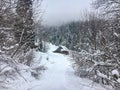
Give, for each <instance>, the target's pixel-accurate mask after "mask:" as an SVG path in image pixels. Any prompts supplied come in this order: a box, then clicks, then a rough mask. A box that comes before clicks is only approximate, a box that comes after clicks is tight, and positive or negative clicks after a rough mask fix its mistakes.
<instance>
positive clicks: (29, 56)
mask: <svg viewBox="0 0 120 90" xmlns="http://www.w3.org/2000/svg"><path fill="white" fill-rule="evenodd" d="M33 58H34V51H33V49H31V50H30V51H29V52H27V54H26V56H25V61H26V65H28V66H30V65H31V63H32V61H33Z"/></svg>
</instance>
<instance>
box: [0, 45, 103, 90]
mask: <svg viewBox="0 0 120 90" xmlns="http://www.w3.org/2000/svg"><path fill="white" fill-rule="evenodd" d="M56 48H57V47H56V46H53V45H51V46H50V50H49V52H48V53H47V54H46V53H41V52H36V53H35V60H36V64H34V65H33V66H37V65H40V64H43V65H45V66H46V67H47V70H45V72H43V73H42V75H41V77H40V79H34V78H33V77H31V75H30V73H28V72H24V73H23V76H24V77H25V78H26V79H27V82H25V81H24V80H23V78H21V79H18V80H16V81H14V82H13V84H12V83H11V89H7V90H105V89H104V88H102V87H101V86H100V85H98V84H96V83H94V84H93V83H92V81H90V80H88V79H82V78H79V77H77V76H75V75H74V70H73V69H72V67H71V62H70V60H69V56H66V55H62V54H56V53H52V51H54V50H55V49H56ZM47 59H48V60H47ZM40 60H42V61H40ZM39 62H40V63H39ZM0 90H1V89H0ZM3 90H4V89H3ZM5 90H6V89H5Z"/></svg>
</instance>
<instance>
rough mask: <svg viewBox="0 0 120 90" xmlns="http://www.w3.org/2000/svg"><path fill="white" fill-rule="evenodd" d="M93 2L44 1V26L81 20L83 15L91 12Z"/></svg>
mask: <svg viewBox="0 0 120 90" xmlns="http://www.w3.org/2000/svg"><path fill="white" fill-rule="evenodd" d="M91 3H92V0H43V3H42V9H43V10H44V11H45V12H44V14H43V17H42V18H43V22H42V23H43V24H44V25H49V26H51V25H60V24H63V23H66V22H70V21H76V20H80V19H81V13H82V12H84V11H86V10H88V11H89V10H90V8H91V5H90V4H91Z"/></svg>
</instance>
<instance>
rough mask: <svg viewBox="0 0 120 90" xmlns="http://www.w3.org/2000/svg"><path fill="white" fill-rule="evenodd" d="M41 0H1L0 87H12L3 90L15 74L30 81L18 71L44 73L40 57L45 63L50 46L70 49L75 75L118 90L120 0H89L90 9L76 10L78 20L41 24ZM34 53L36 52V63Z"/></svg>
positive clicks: (16, 76)
mask: <svg viewBox="0 0 120 90" xmlns="http://www.w3.org/2000/svg"><path fill="white" fill-rule="evenodd" d="M43 1H44V0H0V90H13V89H8V88H9V86H8V85H9V82H11V81H12V82H14V80H17V79H18V77H20V78H22V79H23V80H24V81H27V80H29V79H28V78H26V77H27V75H26V74H23V71H22V70H26V73H27V74H28V73H29V74H30V77H29V78H31V76H32V77H34V78H35V79H38V78H39V75H40V76H41V75H42V73H43V71H44V72H46V70H47V67H46V66H45V65H42V61H45V60H47V61H49V59H50V57H51V56H49V55H48V53H49V49H50V48H51V47H50V45H51V44H53V45H56V46H65V47H66V48H67V49H68V50H69V52H70V53H69V61H70V62H71V63H72V65H71V66H72V68H73V70H74V74H75V75H76V76H77V77H80V78H87V79H89V80H91V81H93V82H95V83H97V84H100V85H102V86H103V87H105V88H107V87H108V86H109V87H111V88H112V90H119V88H120V0H94V1H93V2H92V3H91V6H92V8H93V10H94V11H86V12H84V13H82V12H81V13H82V16H81V20H78V21H71V22H68V23H64V24H62V25H59V26H47V25H42V13H43V12H42V8H41V6H42V2H43ZM48 43H51V44H50V45H49V44H48ZM36 52H38V53H39V55H38V56H40V55H41V56H40V57H39V62H40V63H37V62H36V63H37V64H35V56H36V55H37V54H36ZM44 54H45V55H44ZM50 54H51V53H50ZM42 55H43V56H42ZM47 55H48V56H47ZM53 55H54V54H53ZM38 56H37V57H38ZM44 57H45V60H44ZM60 57H61V58H63V59H64V57H62V56H60ZM51 58H54V57H51ZM42 59H43V60H42ZM63 63H64V62H63ZM34 64H35V65H34ZM63 65H64V64H63ZM61 67H62V66H61ZM63 67H64V66H63ZM64 68H65V67H64ZM24 75H25V76H24ZM43 75H44V74H43ZM28 76H29V75H28ZM40 78H41V77H40ZM40 81H41V80H40ZM17 83H18V82H17ZM73 84H74V83H73ZM20 90H21V89H20ZM22 90H39V89H22ZM41 90H43V89H41ZM44 90H47V89H44ZM49 90H58V89H49ZM59 90H69V89H59ZM70 90H71V89H70ZM72 90H77V89H72ZM78 90H79V89H78ZM82 90H85V89H82ZM90 90H91V89H90ZM94 90H97V89H94ZM101 90H102V89H101ZM106 90H108V89H106ZM109 90H110V89H109Z"/></svg>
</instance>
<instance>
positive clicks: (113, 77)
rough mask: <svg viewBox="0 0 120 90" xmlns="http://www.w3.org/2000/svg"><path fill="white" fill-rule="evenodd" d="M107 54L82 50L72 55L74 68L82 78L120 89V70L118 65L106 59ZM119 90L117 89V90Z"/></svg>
mask: <svg viewBox="0 0 120 90" xmlns="http://www.w3.org/2000/svg"><path fill="white" fill-rule="evenodd" d="M104 57H105V53H104V52H101V51H99V50H96V51H93V52H91V53H89V52H87V51H85V50H82V51H81V52H73V53H72V61H73V68H74V69H75V73H76V74H77V75H78V76H80V77H85V78H89V79H91V80H93V81H95V82H97V83H101V84H104V85H111V86H113V88H118V87H120V82H119V78H120V74H119V73H120V68H119V67H116V66H117V64H116V63H113V62H111V61H114V60H108V59H107V60H106V59H104ZM116 68H117V69H116ZM116 90H117V89H116Z"/></svg>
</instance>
